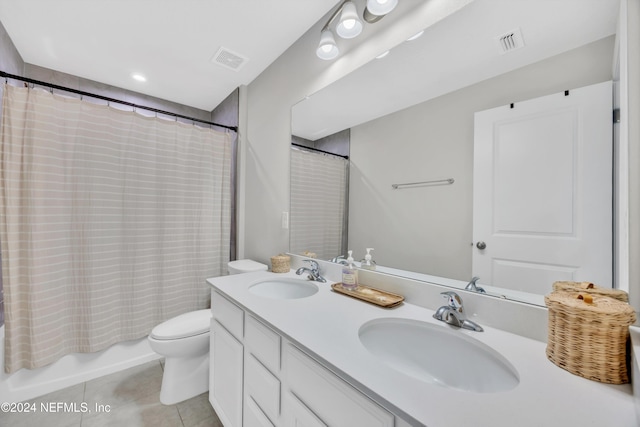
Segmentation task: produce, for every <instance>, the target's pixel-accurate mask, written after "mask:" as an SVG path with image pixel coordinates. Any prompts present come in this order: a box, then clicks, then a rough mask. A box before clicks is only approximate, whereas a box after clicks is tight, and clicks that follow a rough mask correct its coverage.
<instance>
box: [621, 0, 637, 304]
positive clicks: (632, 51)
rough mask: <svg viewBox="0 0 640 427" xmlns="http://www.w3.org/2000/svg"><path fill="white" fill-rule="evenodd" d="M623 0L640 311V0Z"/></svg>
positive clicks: (633, 285) (633, 280)
mask: <svg viewBox="0 0 640 427" xmlns="http://www.w3.org/2000/svg"><path fill="white" fill-rule="evenodd" d="M623 1H626V3H627V7H628V15H627V28H628V34H627V35H628V37H627V43H628V46H627V49H628V70H627V73H628V76H629V105H628V109H629V112H628V115H627V117H628V120H629V123H628V129H629V218H630V221H629V236H630V239H629V240H630V241H629V301H630V303H631V304H632V305H633V306H634V307H635V309H636V311H640V262H638V260H640V1H638V0H623ZM623 125H624V123H623Z"/></svg>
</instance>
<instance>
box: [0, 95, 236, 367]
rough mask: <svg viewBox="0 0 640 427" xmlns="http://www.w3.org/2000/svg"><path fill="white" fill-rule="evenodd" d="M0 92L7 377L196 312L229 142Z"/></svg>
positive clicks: (215, 237) (221, 233) (222, 228)
mask: <svg viewBox="0 0 640 427" xmlns="http://www.w3.org/2000/svg"><path fill="white" fill-rule="evenodd" d="M4 89H5V90H4V96H3V106H2V108H3V116H2V141H1V144H2V146H1V152H0V154H1V159H0V166H1V171H0V174H1V176H0V181H1V182H0V215H1V219H0V239H1V240H2V275H3V280H4V289H5V316H6V319H5V371H6V372H8V373H10V372H14V371H16V370H18V369H20V368H36V367H40V366H43V365H46V364H49V363H51V362H53V361H55V360H57V359H59V358H60V357H62V356H63V355H65V354H68V353H72V352H94V351H99V350H102V349H104V348H106V347H108V346H110V345H112V344H114V343H117V342H120V341H125V340H130V339H136V338H140V337H143V336H145V335H147V334H148V333H149V331H150V330H151V329H152V328H153V326H155V325H157V324H158V323H160V322H162V321H164V320H166V319H168V318H170V317H173V316H176V315H178V314H180V313H184V312H187V311H191V310H195V309H201V308H206V307H208V304H209V288H208V286H207V284H206V282H205V279H206V278H207V277H213V276H218V275H221V274H223V272H224V271H225V269H226V263H227V262H228V260H229V242H230V238H229V237H230V236H229V234H230V219H231V214H230V166H231V143H232V136H231V135H230V134H229V133H223V132H218V131H214V130H211V129H205V128H200V127H197V126H194V125H191V124H184V123H178V122H175V121H170V120H163V119H158V118H156V117H144V116H142V115H140V114H137V113H135V112H131V111H121V110H118V109H115V108H112V107H108V106H104V105H95V104H92V103H89V102H86V101H81V100H79V99H72V98H67V97H63V96H59V95H54V94H52V93H49V92H47V91H44V90H39V89H28V88H17V87H13V86H9V85H5V88H4Z"/></svg>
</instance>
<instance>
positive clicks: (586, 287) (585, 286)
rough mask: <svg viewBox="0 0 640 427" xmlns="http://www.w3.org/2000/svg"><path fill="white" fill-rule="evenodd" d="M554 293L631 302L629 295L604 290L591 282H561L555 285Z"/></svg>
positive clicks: (618, 290) (607, 289) (622, 292)
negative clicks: (586, 295) (575, 293)
mask: <svg viewBox="0 0 640 427" xmlns="http://www.w3.org/2000/svg"><path fill="white" fill-rule="evenodd" d="M553 291H554V292H559V291H563V292H587V293H590V294H593V295H602V296H605V297H611V298H614V299H617V300H618V301H622V302H629V295H628V294H627V293H626V292H625V291H622V290H620V289H610V288H602V287H600V286H597V285H594V284H593V283H591V282H569V281H559V282H554V283H553Z"/></svg>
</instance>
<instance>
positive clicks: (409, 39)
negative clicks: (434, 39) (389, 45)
mask: <svg viewBox="0 0 640 427" xmlns="http://www.w3.org/2000/svg"><path fill="white" fill-rule="evenodd" d="M423 34H424V30H422V31H420V32H419V33H418V34H414V35H413V36H411V37H409V38H408V39H407V41H408V42H410V41H411V40H415V39H417V38H418V37H420V36H421V35H423Z"/></svg>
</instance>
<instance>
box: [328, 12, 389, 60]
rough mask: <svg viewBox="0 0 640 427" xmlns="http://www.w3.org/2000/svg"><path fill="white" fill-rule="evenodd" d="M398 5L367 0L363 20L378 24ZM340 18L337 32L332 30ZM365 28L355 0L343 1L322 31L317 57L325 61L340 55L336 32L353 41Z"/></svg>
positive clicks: (336, 27) (336, 28)
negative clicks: (332, 26)
mask: <svg viewBox="0 0 640 427" xmlns="http://www.w3.org/2000/svg"><path fill="white" fill-rule="evenodd" d="M397 4H398V0H367V2H366V6H365V8H364V12H363V18H364V20H365V21H366V22H368V23H370V24H371V23H374V22H378V21H379V20H380V19H382V18H383V17H384V16H385V15H386V14H388V13H389V12H391V11H392V10H393V9H394V8H395V7H396V5H397ZM338 17H339V19H338V23H337V25H336V26H335V30H332V29H331V28H330V26H331V24H332V23H333V22H334V21H335V20H336V18H338ZM363 26H364V24H363V22H362V20H361V19H360V17H359V16H358V9H357V7H356V3H355V2H354V1H353V0H345V1H343V2H342V4H340V6H339V7H338V8H337V9H336V11H335V12H333V14H332V15H331V17H330V18H329V20H328V21H327V23H326V24H325V25H324V27H322V30H321V31H320V43H319V44H318V48H317V49H316V55H317V56H318V58H320V59H324V60H330V59H334V58H335V57H337V56H338V54H339V53H340V50H339V49H338V45H337V44H336V40H335V38H334V31H335V32H336V33H337V34H338V35H339V36H340V37H342V38H343V39H352V38H354V37H357V36H358V35H359V34H360V33H361V32H362V29H363Z"/></svg>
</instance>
